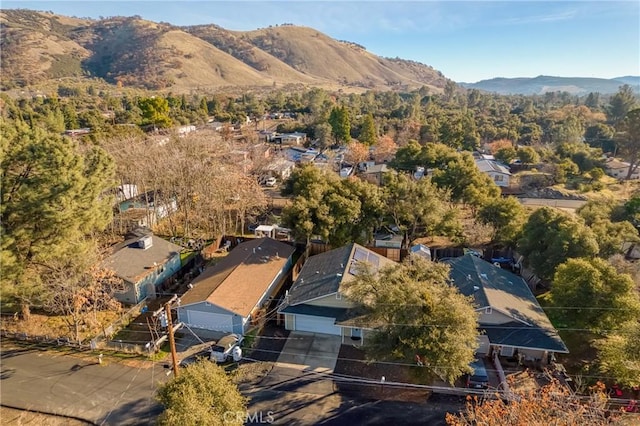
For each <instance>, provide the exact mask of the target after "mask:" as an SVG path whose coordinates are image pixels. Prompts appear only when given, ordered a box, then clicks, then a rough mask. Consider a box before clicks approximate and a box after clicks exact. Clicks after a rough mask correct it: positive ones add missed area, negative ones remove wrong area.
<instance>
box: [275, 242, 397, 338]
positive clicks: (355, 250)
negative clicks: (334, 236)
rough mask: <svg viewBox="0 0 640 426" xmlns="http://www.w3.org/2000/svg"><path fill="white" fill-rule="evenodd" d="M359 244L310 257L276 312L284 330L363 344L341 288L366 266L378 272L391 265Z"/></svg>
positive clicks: (353, 311)
mask: <svg viewBox="0 0 640 426" xmlns="http://www.w3.org/2000/svg"><path fill="white" fill-rule="evenodd" d="M394 263H395V262H393V261H392V260H389V259H387V258H386V257H384V256H381V255H379V254H377V253H375V252H373V251H371V250H368V249H367V248H365V247H362V246H361V245H359V244H356V243H352V244H349V245H347V246H344V247H341V248H338V249H334V250H330V251H327V252H324V253H321V254H317V255H315V256H311V257H310V258H309V259H307V261H306V262H305V264H304V266H303V267H302V269H301V270H300V273H299V275H298V278H297V279H296V281H295V282H294V283H293V286H292V287H291V290H289V292H288V294H287V296H286V297H285V302H284V304H283V306H282V307H281V308H280V310H279V311H278V313H279V314H282V315H284V320H285V328H286V329H287V330H295V331H308V332H313V333H323V334H332V335H336V336H342V341H343V343H344V342H345V341H347V339H349V340H348V341H349V342H350V343H354V344H362V342H363V340H364V337H365V336H364V333H363V330H362V328H361V326H360V325H359V324H357V321H354V320H355V319H357V317H358V315H359V313H358V309H357V305H356V304H354V303H353V302H352V301H351V300H348V299H347V298H346V297H345V296H344V295H343V294H342V292H341V286H342V285H343V284H344V283H345V282H348V281H350V280H353V279H354V277H355V276H356V275H357V274H358V271H359V268H360V267H361V265H363V264H367V265H368V266H369V267H370V268H373V270H375V271H377V270H378V269H379V268H382V267H384V266H387V265H391V264H394Z"/></svg>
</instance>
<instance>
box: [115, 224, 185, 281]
mask: <svg viewBox="0 0 640 426" xmlns="http://www.w3.org/2000/svg"><path fill="white" fill-rule="evenodd" d="M149 236H150V237H151V241H152V245H151V247H148V248H146V249H143V248H139V247H138V246H137V244H136V242H137V241H138V240H140V238H142V237H143V235H140V236H136V237H134V238H130V239H128V240H126V241H125V242H124V243H121V244H119V245H118V247H116V249H115V251H114V253H113V254H112V255H111V256H109V257H107V258H106V259H105V260H104V261H103V262H102V265H103V266H104V267H105V268H107V269H111V270H112V271H113V272H115V274H116V275H117V276H118V277H120V278H122V279H124V280H126V281H128V282H131V283H137V282H139V281H141V280H142V279H143V278H144V277H146V276H147V275H149V274H151V273H153V272H155V270H156V268H157V267H160V266H162V265H164V264H165V263H167V261H168V260H169V259H171V258H172V257H174V256H176V255H179V254H180V252H181V251H182V247H180V246H178V245H175V244H173V243H170V242H169V241H166V240H163V239H162V238H160V237H157V236H155V235H149Z"/></svg>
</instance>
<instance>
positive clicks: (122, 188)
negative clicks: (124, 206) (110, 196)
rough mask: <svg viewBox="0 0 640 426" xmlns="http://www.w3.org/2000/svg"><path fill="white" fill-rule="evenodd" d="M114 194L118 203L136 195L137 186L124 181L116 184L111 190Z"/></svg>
mask: <svg viewBox="0 0 640 426" xmlns="http://www.w3.org/2000/svg"><path fill="white" fill-rule="evenodd" d="M113 192H114V193H115V196H116V201H118V202H119V203H121V202H123V201H126V200H130V199H132V198H134V197H137V196H138V186H137V185H133V184H130V183H124V184H122V185H118V186H116V187H115V189H114V190H113Z"/></svg>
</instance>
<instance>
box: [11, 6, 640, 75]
mask: <svg viewBox="0 0 640 426" xmlns="http://www.w3.org/2000/svg"><path fill="white" fill-rule="evenodd" d="M2 8H3V9H8V8H28V9H35V10H51V11H53V12H55V13H60V14H63V15H70V16H78V17H91V18H98V17H100V16H105V17H106V16H130V15H140V16H142V17H143V18H145V19H149V20H152V21H164V22H169V23H171V24H175V25H194V24H210V23H214V24H217V25H219V26H221V27H223V28H226V29H230V30H252V29H256V28H262V27H268V26H269V25H276V24H282V23H292V24H295V25H304V26H308V27H312V28H315V29H317V30H319V31H321V32H323V33H325V34H327V35H328V36H330V37H333V38H335V39H339V40H349V41H353V42H356V43H358V44H361V45H363V46H365V47H366V48H367V50H369V51H370V52H372V53H374V54H377V55H380V56H388V57H396V56H398V57H400V58H403V59H412V60H415V61H419V62H422V63H425V64H427V65H431V66H433V67H434V68H435V69H437V70H439V71H442V73H443V74H444V75H445V76H447V77H449V78H451V79H453V80H455V81H458V82H476V81H478V80H482V79H488V78H493V77H535V76H537V75H553V76H562V77H601V78H613V77H620V76H624V75H640V1H638V0H629V1H619V2H616V1H606V0H605V1H576V0H574V1H553V2H548V1H520V0H511V1H453V0H449V1H425V0H422V1H412V2H403V1H337V0H334V1H300V0H298V1H242V0H240V1H233V2H232V1H211V0H206V1H205V0H202V1H182V0H172V1H169V0H166V1H163V0H154V1H141V0H137V1H136V0H133V1H127V2H122V1H108V0H102V1H95V0H83V1H33V2H32V1H2Z"/></svg>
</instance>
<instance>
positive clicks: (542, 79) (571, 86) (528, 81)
mask: <svg viewBox="0 0 640 426" xmlns="http://www.w3.org/2000/svg"><path fill="white" fill-rule="evenodd" d="M458 84H460V85H461V86H463V87H466V88H468V89H478V90H482V91H486V92H494V93H499V94H501V95H512V94H522V95H542V94H544V93H547V92H568V93H571V94H572V95H585V94H588V93H590V92H594V93H595V92H597V93H603V94H604V93H616V92H617V91H618V89H619V88H620V86H622V85H625V84H628V85H629V86H631V87H632V88H633V90H634V91H635V92H637V93H640V77H636V76H624V77H617V78H612V79H605V78H585V77H552V76H546V75H539V76H538V77H534V78H492V79H489V80H482V81H479V82H477V83H458Z"/></svg>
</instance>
